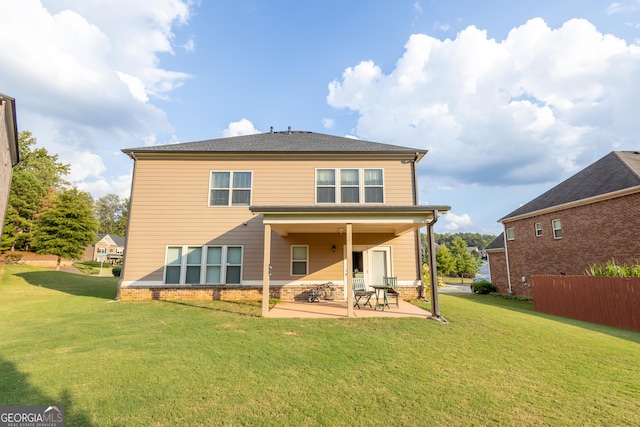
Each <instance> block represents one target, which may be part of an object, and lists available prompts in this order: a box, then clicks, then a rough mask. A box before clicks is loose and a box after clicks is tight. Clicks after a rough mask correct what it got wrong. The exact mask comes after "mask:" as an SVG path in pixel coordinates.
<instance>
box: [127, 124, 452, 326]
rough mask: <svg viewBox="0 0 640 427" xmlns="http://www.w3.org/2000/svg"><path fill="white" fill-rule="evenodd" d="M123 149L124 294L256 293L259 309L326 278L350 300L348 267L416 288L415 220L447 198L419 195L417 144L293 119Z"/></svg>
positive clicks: (375, 279) (425, 219) (441, 209)
mask: <svg viewBox="0 0 640 427" xmlns="http://www.w3.org/2000/svg"><path fill="white" fill-rule="evenodd" d="M123 152H124V153H125V154H127V155H128V156H129V157H130V158H132V159H133V160H134V175H133V183H132V191H131V202H130V203H131V204H130V210H129V224H128V232H127V239H126V247H125V259H124V268H123V273H122V277H121V281H120V283H119V288H118V295H119V298H120V299H122V300H130V299H152V298H153V299H236V300H237V299H247V298H248V299H256V300H260V299H261V300H262V303H263V315H265V316H266V315H268V299H269V296H271V297H277V298H280V299H282V300H296V299H304V298H305V295H307V294H308V292H309V290H310V289H311V288H312V287H313V286H316V285H318V284H320V283H326V282H331V283H332V284H333V289H334V296H335V297H336V298H337V299H344V300H347V301H349V302H351V301H352V299H353V294H352V292H351V289H352V276H353V274H355V272H356V271H357V272H358V274H362V275H363V276H364V278H365V279H366V283H367V284H368V285H372V284H376V283H379V282H381V281H382V277H383V276H395V277H397V279H398V287H399V290H400V293H401V295H402V297H403V298H411V297H417V296H418V295H419V294H420V292H421V291H422V290H423V284H422V278H421V265H422V259H421V248H420V235H419V230H420V228H422V227H432V226H433V224H434V223H435V221H436V220H437V218H438V216H439V215H440V214H443V213H446V212H447V211H448V210H449V209H450V208H449V207H448V206H424V205H419V203H418V189H417V170H416V168H417V162H418V161H420V159H422V158H423V157H424V155H425V154H426V151H424V150H417V149H414V148H407V147H399V146H394V145H389V144H381V143H375V142H367V141H362V140H356V139H351V138H342V137H335V136H330V135H323V134H317V133H313V132H299V131H291V130H289V131H285V132H274V131H271V132H269V133H263V134H255V135H245V136H238V137H231V138H221V139H214V140H206V141H197V142H190V143H181V144H172V145H164V146H153V147H140V148H131V149H125V150H123ZM431 230H432V229H431ZM348 272H349V273H348ZM347 307H348V310H349V312H350V314H352V311H353V307H352V304H347ZM436 308H437V307H436ZM434 314H435V315H436V316H437V315H438V314H437V310H436V313H434Z"/></svg>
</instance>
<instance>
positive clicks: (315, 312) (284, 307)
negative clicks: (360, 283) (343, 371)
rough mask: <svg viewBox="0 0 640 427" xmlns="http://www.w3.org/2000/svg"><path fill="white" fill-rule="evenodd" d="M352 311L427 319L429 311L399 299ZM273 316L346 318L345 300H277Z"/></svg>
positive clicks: (358, 313)
mask: <svg viewBox="0 0 640 427" xmlns="http://www.w3.org/2000/svg"><path fill="white" fill-rule="evenodd" d="M353 313H354V315H355V317H356V318H364V317H422V318H425V319H428V318H430V317H431V313H430V312H428V311H426V310H423V309H421V308H419V307H416V306H415V305H413V304H410V303H408V302H406V301H400V307H396V306H395V305H393V304H392V305H391V307H389V308H385V310H384V311H382V310H380V309H378V310H374V309H372V308H369V307H363V308H360V309H358V308H357V307H355V308H354V309H353ZM268 317H273V318H309V319H311V318H316V319H319V318H333V319H338V318H346V317H347V302H346V301H322V302H314V303H309V302H297V301H296V302H289V301H284V302H279V303H278V304H276V305H275V306H274V307H273V308H272V309H271V310H270V311H269V316H268Z"/></svg>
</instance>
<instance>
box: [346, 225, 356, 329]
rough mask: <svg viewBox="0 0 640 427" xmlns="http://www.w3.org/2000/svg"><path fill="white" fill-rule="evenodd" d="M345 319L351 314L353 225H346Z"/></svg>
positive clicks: (352, 314)
mask: <svg viewBox="0 0 640 427" xmlns="http://www.w3.org/2000/svg"><path fill="white" fill-rule="evenodd" d="M347 317H355V314H354V313H353V224H351V223H348V224H347Z"/></svg>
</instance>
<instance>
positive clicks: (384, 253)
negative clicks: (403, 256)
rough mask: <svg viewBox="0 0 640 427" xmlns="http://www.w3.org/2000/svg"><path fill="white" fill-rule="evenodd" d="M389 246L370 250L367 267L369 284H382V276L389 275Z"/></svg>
mask: <svg viewBox="0 0 640 427" xmlns="http://www.w3.org/2000/svg"><path fill="white" fill-rule="evenodd" d="M389 264H390V262H389V248H377V249H372V250H371V265H370V267H369V277H370V279H369V284H370V285H382V278H383V277H385V276H389V274H387V272H388V271H389Z"/></svg>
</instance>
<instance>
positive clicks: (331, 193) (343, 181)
mask: <svg viewBox="0 0 640 427" xmlns="http://www.w3.org/2000/svg"><path fill="white" fill-rule="evenodd" d="M382 175H383V174H382V169H317V170H316V202H317V203H363V202H364V203H384V182H383V177H382Z"/></svg>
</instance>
